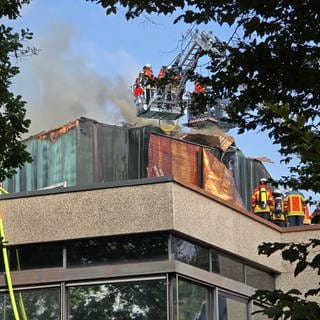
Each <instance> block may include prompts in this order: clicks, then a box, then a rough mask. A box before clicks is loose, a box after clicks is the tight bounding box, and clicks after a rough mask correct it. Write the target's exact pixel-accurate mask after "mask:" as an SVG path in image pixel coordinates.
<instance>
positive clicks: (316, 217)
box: [310, 202, 320, 224]
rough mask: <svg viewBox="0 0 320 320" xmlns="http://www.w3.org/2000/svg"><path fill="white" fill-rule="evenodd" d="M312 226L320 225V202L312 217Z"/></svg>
mask: <svg viewBox="0 0 320 320" xmlns="http://www.w3.org/2000/svg"><path fill="white" fill-rule="evenodd" d="M310 220H311V224H320V202H318V203H317V205H316V208H315V209H314V210H313V212H312V213H311V216H310Z"/></svg>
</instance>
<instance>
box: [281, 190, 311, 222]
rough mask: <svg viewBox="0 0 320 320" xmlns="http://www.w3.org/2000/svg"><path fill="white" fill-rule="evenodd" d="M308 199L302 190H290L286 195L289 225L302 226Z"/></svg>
mask: <svg viewBox="0 0 320 320" xmlns="http://www.w3.org/2000/svg"><path fill="white" fill-rule="evenodd" d="M305 206H306V200H305V199H304V196H303V194H302V193H301V192H299V191H297V190H290V191H288V192H287V193H286V196H285V210H286V213H287V217H288V224H289V227H292V226H302V225H303V220H304V215H305Z"/></svg>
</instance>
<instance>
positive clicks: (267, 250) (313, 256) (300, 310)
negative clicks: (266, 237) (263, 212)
mask: <svg viewBox="0 0 320 320" xmlns="http://www.w3.org/2000/svg"><path fill="white" fill-rule="evenodd" d="M319 246H320V240H319V239H310V240H309V241H308V242H306V243H293V242H291V243H263V244H262V245H260V246H259V247H258V252H259V254H262V255H266V256H268V257H269V256H270V255H272V254H274V253H275V252H281V256H282V259H283V260H284V261H287V262H289V263H291V264H293V265H294V276H295V277H296V276H298V275H299V274H300V273H302V272H304V271H305V270H306V269H309V270H310V269H311V270H314V271H315V274H318V275H319V274H320V254H319V253H316V252H318V248H319ZM319 293H320V288H319V283H315V288H309V289H308V290H307V291H306V292H300V291H299V290H297V289H292V290H289V291H288V292H283V291H282V290H275V291H268V290H257V291H256V293H255V294H254V295H253V296H252V297H251V299H253V300H258V301H260V302H261V303H263V304H267V305H270V307H269V308H267V309H265V310H262V311H258V312H263V313H264V314H266V315H267V316H268V317H269V318H272V319H275V320H277V319H293V320H300V319H301V320H316V319H319V318H320V305H319V303H316V302H314V301H310V300H306V298H308V297H309V298H310V297H312V296H319Z"/></svg>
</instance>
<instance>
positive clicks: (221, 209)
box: [0, 177, 320, 291]
mask: <svg viewBox="0 0 320 320" xmlns="http://www.w3.org/2000/svg"><path fill="white" fill-rule="evenodd" d="M0 211H1V213H2V216H3V222H4V230H5V236H6V240H7V241H8V244H9V245H21V244H28V243H39V242H51V241H60V240H71V239H80V238H88V237H97V236H113V235H125V234H133V233H143V232H152V231H166V230H168V231H172V230H174V231H176V232H178V233H181V234H183V235H185V236H187V237H190V238H193V239H197V240H199V241H201V242H203V243H206V244H208V245H211V246H214V247H216V248H219V249H221V250H224V251H226V252H228V253H231V254H234V255H236V256H238V257H239V258H241V259H244V260H247V261H250V262H254V263H256V264H257V265H260V266H264V267H266V268H268V269H270V270H273V271H275V272H277V273H278V276H277V277H276V287H277V288H280V289H283V290H288V289H291V288H298V289H300V290H302V291H305V290H306V289H308V288H311V287H313V286H314V283H315V281H314V274H313V273H312V272H309V271H308V270H307V271H306V272H305V273H304V274H303V275H301V276H299V277H297V278H294V277H293V268H292V266H290V265H289V264H288V263H285V262H283V260H282V259H281V258H280V256H279V255H277V254H274V255H272V256H271V257H269V258H266V257H265V256H261V255H258V254H257V247H258V245H260V244H262V242H303V241H308V239H310V238H317V239H318V238H320V235H319V227H318V226H317V225H315V226H303V227H292V228H287V229H281V228H279V227H278V226H275V225H273V224H272V223H270V222H267V221H264V220H263V219H260V218H259V217H256V216H254V215H253V214H251V213H250V212H247V211H244V210H241V209H236V208H233V207H232V205H231V204H230V203H224V202H223V201H221V200H220V199H219V198H218V197H214V196H212V195H209V194H206V193H205V192H204V191H203V190H202V189H200V188H197V187H194V186H186V185H183V184H182V183H180V182H179V181H173V180H172V179H171V178H165V177H161V178H155V179H148V180H137V181H131V182H130V183H129V182H128V183H121V184H117V185H114V184H113V185H99V186H92V187H90V188H83V189H79V188H77V189H76V188H65V189H60V190H44V191H37V192H32V193H26V194H16V195H14V194H12V195H2V199H1V201H0Z"/></svg>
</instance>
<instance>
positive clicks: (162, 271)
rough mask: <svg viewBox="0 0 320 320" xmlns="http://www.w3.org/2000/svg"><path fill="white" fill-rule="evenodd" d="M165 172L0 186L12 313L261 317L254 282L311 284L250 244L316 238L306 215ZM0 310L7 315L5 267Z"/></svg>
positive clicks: (216, 319)
mask: <svg viewBox="0 0 320 320" xmlns="http://www.w3.org/2000/svg"><path fill="white" fill-rule="evenodd" d="M154 138H155V141H151V140H150V141H149V142H150V143H156V141H158V140H157V139H158V136H156V137H154ZM166 139H167V138H166V137H164V141H162V140H161V143H168V141H167V140H166ZM158 142H159V141H158ZM170 143H171V142H170ZM179 143H180V142H179ZM188 146H189V144H188ZM184 147H185V146H184ZM173 148H174V149H175V150H177V152H178V154H181V150H180V149H178V147H177V145H175V144H174V145H173ZM190 148H191V149H190ZM190 148H189V147H188V151H190V150H191V152H193V151H192V150H193V148H192V147H190ZM195 148H196V149H197V148H199V145H196V146H195ZM151 149H152V148H151V147H150V148H149V149H148V151H150V150H151ZM165 150H166V151H168V150H172V149H171V148H167V149H165ZM198 151H199V150H198V149H197V152H198ZM200 151H203V150H200ZM150 152H151V151H150ZM195 154H198V153H195ZM153 155H157V154H156V153H153ZM169 158H170V157H169ZM156 159H157V157H155V158H153V160H152V161H153V162H152V163H153V167H154V165H155V163H159V161H160V160H159V157H158V160H157V161H156ZM170 159H171V158H170ZM149 160H150V159H149ZM150 161H151V160H150ZM167 163H172V162H170V161H169V162H167ZM169 167H170V166H169ZM163 168H166V166H164V167H163ZM171 168H172V167H171ZM157 169H158V171H159V169H161V168H159V167H158V168H157ZM150 172H153V173H154V172H155V170H154V168H151V169H150V170H149V174H150ZM171 172H173V174H174V175H178V177H177V176H176V177H170V176H157V177H155V176H152V177H151V176H150V175H149V177H145V178H139V179H130V180H129V179H127V180H118V181H107V182H99V183H95V184H87V185H74V186H67V187H64V188H54V189H44V190H31V191H23V192H16V193H12V194H9V195H2V198H1V201H0V210H1V212H2V216H3V222H4V229H5V235H6V240H7V249H8V251H9V257H10V266H11V271H12V272H11V276H12V281H13V285H14V289H15V293H16V298H17V301H18V306H19V310H20V313H21V318H22V319H24V317H23V312H25V314H26V315H27V319H40V320H42V319H46V320H47V319H49V320H51V319H55V320H56V319H61V320H67V319H73V320H74V319H76V320H80V319H81V320H83V319H148V320H149V319H150V320H151V319H152V320H153V319H157V320H159V319H160V320H162V319H169V320H171V319H179V320H180V319H181V320H187V319H192V320H203V319H206V320H207V319H208V320H227V319H228V320H231V319H237V320H242V319H245V320H247V319H265V318H263V317H261V315H255V316H254V317H253V316H252V315H251V312H252V311H254V310H257V309H259V308H260V307H261V306H258V305H256V304H255V303H254V302H252V301H249V297H250V296H251V295H252V294H253V292H254V291H255V289H257V288H258V289H273V288H281V289H283V290H288V289H291V288H292V287H295V288H298V289H301V290H304V289H306V288H308V287H312V286H313V284H314V281H313V278H312V274H311V273H310V272H309V271H306V272H305V273H304V274H302V275H301V276H299V278H297V279H295V278H294V277H293V274H292V266H290V265H288V264H286V263H284V262H283V261H282V259H281V258H280V257H279V256H277V255H274V256H271V257H270V258H266V257H265V256H260V255H258V254H257V247H258V245H259V244H261V243H262V242H290V241H306V240H308V239H310V238H319V228H318V227H317V225H314V226H312V225H310V226H304V227H291V228H287V229H282V228H280V227H278V226H276V225H274V224H272V223H270V222H268V221H265V220H263V219H261V218H259V217H256V216H255V215H253V214H251V213H250V212H248V210H247V209H246V208H245V207H242V206H241V205H235V204H234V203H233V202H232V199H231V200H229V199H224V197H223V196H221V195H220V194H213V192H212V190H211V189H210V188H209V189H205V188H204V187H203V184H202V185H197V183H193V182H192V181H190V179H189V178H186V175H179V174H177V171H175V170H171ZM196 176H197V174H196ZM197 181H198V180H197ZM0 313H1V314H2V318H3V319H13V317H12V311H11V305H10V299H9V296H8V291H7V285H6V281H5V277H2V278H1V281H0Z"/></svg>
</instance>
